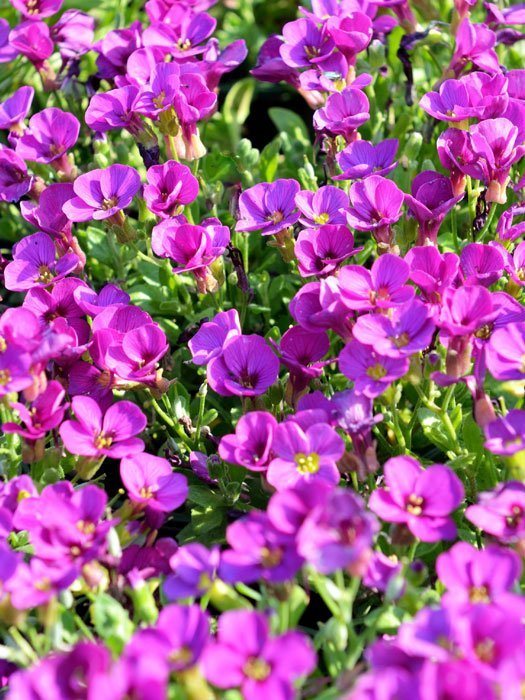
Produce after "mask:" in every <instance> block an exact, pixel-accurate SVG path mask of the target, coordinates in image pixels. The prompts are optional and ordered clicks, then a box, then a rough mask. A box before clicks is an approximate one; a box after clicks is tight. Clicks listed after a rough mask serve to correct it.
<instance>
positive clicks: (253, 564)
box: [219, 510, 303, 583]
mask: <svg viewBox="0 0 525 700" xmlns="http://www.w3.org/2000/svg"><path fill="white" fill-rule="evenodd" d="M226 541H227V542H228V544H229V546H230V549H227V550H225V551H224V552H223V553H222V556H221V563H220V566H219V578H221V579H222V580H224V581H226V582H227V583H250V582H254V581H259V580H260V579H262V580H264V581H268V582H270V583H282V582H283V581H290V580H291V579H292V578H293V577H294V576H295V574H296V573H297V571H299V569H300V568H301V564H302V562H303V560H302V557H300V556H299V554H298V553H297V548H296V543H295V540H294V538H293V537H292V536H291V535H289V534H286V533H283V532H281V531H280V530H278V529H277V528H276V527H274V526H273V525H272V523H271V521H270V519H269V517H268V515H267V514H266V513H263V512H261V511H256V510H252V511H251V512H250V513H249V515H246V516H245V517H243V518H241V519H240V520H237V521H236V522H234V523H232V524H231V525H229V526H228V528H227V530H226Z"/></svg>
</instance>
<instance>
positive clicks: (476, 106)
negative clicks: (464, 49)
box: [419, 71, 509, 122]
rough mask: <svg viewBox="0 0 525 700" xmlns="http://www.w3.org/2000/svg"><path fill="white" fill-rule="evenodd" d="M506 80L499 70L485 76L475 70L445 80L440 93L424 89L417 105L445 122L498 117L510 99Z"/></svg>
mask: <svg viewBox="0 0 525 700" xmlns="http://www.w3.org/2000/svg"><path fill="white" fill-rule="evenodd" d="M507 83H508V80H507V78H506V76H504V75H503V74H501V73H495V74H494V75H488V74H487V73H481V72H480V71H474V72H473V73H469V74H467V75H465V76H463V77H462V78H460V79H459V80H445V81H444V82H443V83H442V85H441V86H440V88H439V92H427V94H426V95H424V96H423V97H422V98H421V100H420V102H419V106H420V107H421V108H422V109H424V110H425V112H427V113H428V114H430V115H431V116H432V117H435V118H436V119H440V120H442V121H446V122H462V121H464V120H467V119H491V118H493V117H499V116H501V115H502V114H503V112H504V111H505V109H506V108H507V105H508V102H509V96H508V94H507V89H506V86H507Z"/></svg>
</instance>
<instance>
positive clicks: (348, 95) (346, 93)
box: [314, 87, 370, 142]
mask: <svg viewBox="0 0 525 700" xmlns="http://www.w3.org/2000/svg"><path fill="white" fill-rule="evenodd" d="M369 119H370V103H369V102H368V98H367V96H366V95H365V93H364V92H363V91H362V90H359V89H358V88H355V87H347V88H345V89H344V90H343V91H342V92H334V93H332V94H331V95H330V96H329V97H328V99H327V100H326V104H325V106H324V107H321V109H318V110H317V111H316V112H315V114H314V128H315V129H316V131H320V132H324V133H327V134H330V135H331V136H338V135H341V136H343V137H344V138H345V139H346V141H347V142H350V141H351V140H352V139H353V137H354V135H355V132H356V129H358V128H359V127H360V126H361V125H362V124H364V123H365V122H366V121H368V120H369Z"/></svg>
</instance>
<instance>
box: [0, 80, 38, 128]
mask: <svg viewBox="0 0 525 700" xmlns="http://www.w3.org/2000/svg"><path fill="white" fill-rule="evenodd" d="M34 94H35V91H34V89H33V88H32V87H29V86H28V85H24V86H23V87H21V88H18V90H16V91H15V92H14V93H13V94H12V95H11V97H8V98H7V100H5V101H4V102H2V103H1V104H0V129H9V130H10V131H11V130H13V131H16V132H17V133H20V132H21V131H23V128H24V127H23V125H22V122H23V121H24V119H25V118H26V116H27V113H28V112H29V110H30V109H31V103H32V101H33V97H34Z"/></svg>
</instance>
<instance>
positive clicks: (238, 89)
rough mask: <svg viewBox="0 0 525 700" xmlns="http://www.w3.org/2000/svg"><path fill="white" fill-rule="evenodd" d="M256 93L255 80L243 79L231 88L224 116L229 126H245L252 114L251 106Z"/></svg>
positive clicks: (225, 102)
mask: <svg viewBox="0 0 525 700" xmlns="http://www.w3.org/2000/svg"><path fill="white" fill-rule="evenodd" d="M254 91H255V80H254V79H253V78H243V80H239V82H238V83H235V85H234V86H233V87H232V88H230V91H229V92H228V94H227V95H226V99H225V100H224V106H223V108H222V114H223V116H224V120H225V122H226V123H228V124H244V122H245V121H246V120H247V119H248V115H249V114H250V105H251V102H252V97H253V93H254Z"/></svg>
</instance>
